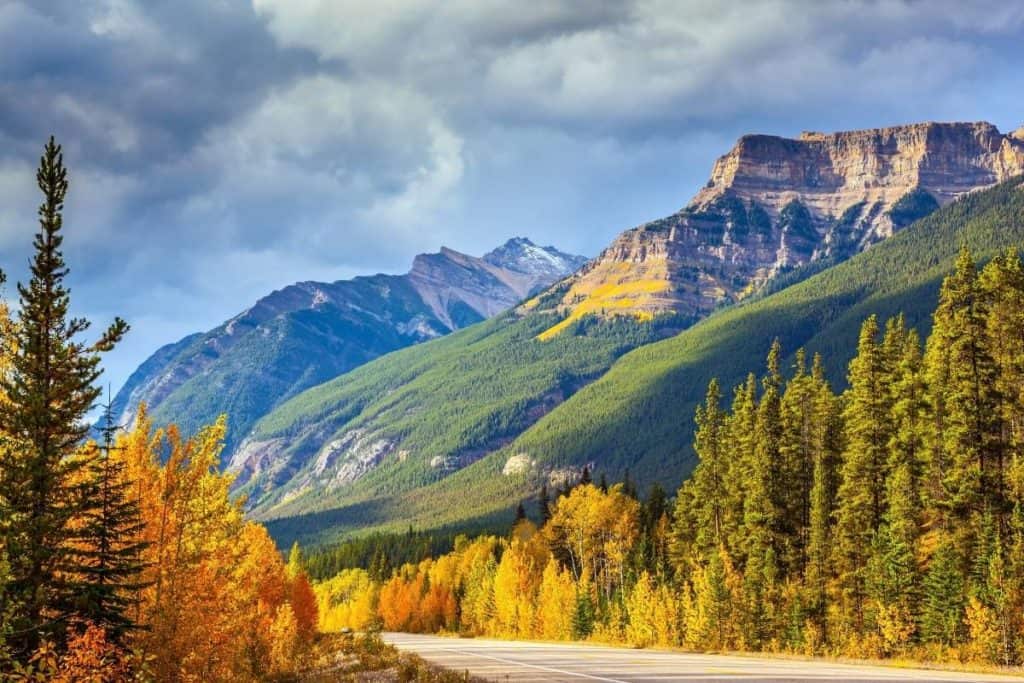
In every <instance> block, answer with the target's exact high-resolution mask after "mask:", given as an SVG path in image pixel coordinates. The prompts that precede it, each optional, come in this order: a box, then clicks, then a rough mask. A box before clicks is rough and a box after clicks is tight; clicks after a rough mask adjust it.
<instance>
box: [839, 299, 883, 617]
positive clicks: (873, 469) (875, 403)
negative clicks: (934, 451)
mask: <svg viewBox="0 0 1024 683" xmlns="http://www.w3.org/2000/svg"><path fill="white" fill-rule="evenodd" d="M886 369H887V364H886V359H885V356H884V353H883V349H882V347H881V345H880V344H879V341H878V320H877V318H876V317H875V316H871V317H870V318H868V319H867V320H865V321H864V324H863V325H862V326H861V330H860V339H859V342H858V345H857V356H856V357H855V358H854V359H853V360H852V361H850V371H849V379H848V381H849V385H850V388H849V390H848V391H847V394H846V409H845V411H844V413H843V422H844V425H845V430H846V438H847V443H846V448H845V450H844V456H843V466H842V477H841V479H842V481H841V483H840V485H839V490H838V493H837V498H838V500H837V508H836V513H835V514H836V526H835V536H834V545H833V558H834V561H835V566H836V569H837V571H838V574H839V579H840V586H841V590H842V593H843V599H844V603H845V604H844V616H846V617H847V618H849V619H851V620H852V625H853V626H854V627H855V628H858V629H859V628H861V626H862V623H863V606H864V599H865V597H866V593H865V590H866V585H865V579H866V577H865V570H866V568H867V563H868V559H869V557H870V552H871V544H872V539H873V537H874V534H875V530H876V529H877V528H878V526H879V525H880V524H881V522H882V514H883V512H884V508H883V504H884V498H885V473H886V470H885V465H886V461H887V456H888V446H889V440H890V437H891V429H890V421H891V415H890V407H891V401H890V398H889V396H890V389H889V385H888V377H887V373H886Z"/></svg>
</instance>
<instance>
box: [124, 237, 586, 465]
mask: <svg viewBox="0 0 1024 683" xmlns="http://www.w3.org/2000/svg"><path fill="white" fill-rule="evenodd" d="M584 261H585V259H584V258H583V257H581V256H574V255H571V254H565V253H562V252H560V251H558V250H557V249H555V248H554V247H539V246H537V245H535V244H533V243H532V242H531V241H530V240H528V239H526V238H522V237H518V238H514V239H511V240H509V241H508V242H506V243H505V244H503V245H502V246H500V247H498V248H497V249H495V250H493V251H491V252H489V253H487V254H485V255H484V256H482V257H475V256H468V255H466V254H462V253H459V252H457V251H454V250H452V249H447V248H442V249H441V251H440V252H439V253H436V254H420V255H419V256H417V257H416V258H415V260H414V261H413V265H412V269H411V270H410V271H409V272H408V273H406V274H405V275H372V276H368V277H356V278H353V279H351V280H342V281H338V282H330V283H327V282H298V283H296V284H293V285H290V286H288V287H285V288H283V289H281V290H278V291H275V292H272V293H271V294H268V295H267V296H265V297H263V298H262V299H260V300H259V301H257V302H256V303H255V304H253V305H252V306H251V307H249V308H247V309H246V310H244V311H242V312H241V313H239V314H238V315H236V316H234V317H233V318H231V319H230V320H228V321H227V322H225V323H224V324H222V325H219V326H218V327H216V328H214V329H212V330H210V331H208V332H205V333H197V334H193V335H190V336H187V337H185V338H184V339H182V340H180V341H178V342H176V343H174V344H169V345H167V346H165V347H163V348H161V349H159V350H158V351H157V352H156V353H154V354H153V355H152V356H151V357H150V358H149V359H147V360H146V362H145V363H143V364H142V365H141V366H140V367H139V368H138V369H137V370H136V371H135V372H134V373H133V374H132V375H131V376H130V377H129V379H128V381H127V382H126V384H125V385H124V387H123V388H122V389H121V390H120V391H119V392H118V394H117V396H116V397H115V399H114V402H113V403H114V407H115V411H116V412H117V413H118V414H119V418H120V421H121V423H122V424H129V423H130V422H131V420H132V418H133V417H134V415H135V411H136V410H137V408H138V406H139V405H140V404H142V403H145V404H146V405H147V406H148V410H149V412H150V415H151V416H152V417H153V419H154V421H155V422H156V423H157V424H166V423H176V424H178V425H179V426H180V427H181V428H182V429H184V430H185V431H186V433H189V432H191V431H194V430H195V429H197V428H199V427H200V426H202V425H204V424H209V423H210V422H212V421H213V420H215V419H217V416H218V415H220V414H222V413H226V414H227V415H228V416H229V421H228V436H227V441H226V452H227V453H229V454H230V453H231V452H233V449H234V447H235V445H236V444H237V442H238V440H239V438H240V437H241V436H244V435H245V434H246V433H247V432H248V431H249V429H250V427H251V426H252V424H253V423H254V422H255V421H256V420H257V419H259V418H260V417H262V416H263V415H265V414H266V413H267V412H269V411H270V410H271V409H272V408H274V407H275V406H276V405H278V404H280V403H281V402H283V401H285V400H287V399H289V398H291V397H292V396H295V395H296V394H298V393H300V392H301V391H303V390H304V389H307V388H309V387H312V386H315V385H317V384H320V383H321V382H325V381H327V380H329V379H332V378H334V377H337V376H338V375H340V374H342V373H344V372H346V371H348V370H351V369H352V368H355V367H357V366H359V365H361V364H363V363H366V362H367V361H370V360H372V359H374V358H377V357H378V356H381V355H383V354H385V353H388V352H390V351H394V350H395V349H400V348H403V347H405V346H409V345H411V344H416V343H419V342H423V341H426V340H429V339H434V338H437V337H440V336H442V335H445V334H448V333H449V332H451V331H453V330H457V329H460V328H463V327H466V326H467V325H472V324H473V323H476V322H479V321H481V320H484V319H486V318H489V317H491V316H494V315H496V314H498V313H500V312H501V311H504V310H505V309H507V308H509V307H511V306H513V305H514V304H516V303H518V302H519V301H521V300H522V299H524V298H525V297H527V296H528V295H530V294H531V293H533V292H535V291H537V290H538V289H541V288H543V287H545V286H547V285H550V284H551V283H552V282H554V281H556V280H558V279H560V278H562V277H565V276H566V275H568V274H570V273H572V272H573V271H575V270H576V269H577V268H579V267H580V265H582V263H583V262H584ZM253 466H254V467H255V466H257V465H256V464H255V463H253ZM242 469H243V470H244V468H242ZM244 478H245V474H244V471H243V472H242V473H241V476H240V483H244Z"/></svg>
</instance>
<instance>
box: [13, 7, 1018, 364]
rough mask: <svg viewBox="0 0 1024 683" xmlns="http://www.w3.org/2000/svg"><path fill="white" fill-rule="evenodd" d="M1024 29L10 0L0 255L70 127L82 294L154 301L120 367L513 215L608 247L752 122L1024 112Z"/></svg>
mask: <svg viewBox="0 0 1024 683" xmlns="http://www.w3.org/2000/svg"><path fill="white" fill-rule="evenodd" d="M1022 37H1024V6H1022V5H1020V4H1019V3H1006V2H996V1H995V0H985V1H981V2H972V3H962V2H955V1H954V0H936V1H935V2H928V3H923V2H915V1H911V0H908V1H900V0H864V1H862V2H855V1H850V2H834V3H811V2H805V1H803V0H764V1H762V2H756V3H748V2H744V3H724V2H719V1H712V0H694V1H691V2H680V1H679V0H629V1H620V0H608V1H603V0H595V1H593V2H586V3H581V2H577V1H576V0H552V1H550V2H525V3H524V2H520V1H518V0H447V1H445V2H440V1H436V0H402V1H399V0H375V2H372V3H370V2H364V1H361V0H330V1H328V0H177V2H174V3H148V2H141V1H140V0H82V1H81V2H74V3H68V2H65V1H63V0H33V1H32V2H29V1H28V0H8V2H4V3H2V4H0V250H2V253H3V254H4V259H3V263H2V264H0V265H3V266H4V267H5V268H6V269H7V270H9V271H12V274H13V275H14V277H19V276H22V275H23V273H24V264H25V262H26V260H27V256H28V249H29V247H30V243H31V235H32V232H33V231H34V229H35V207H36V204H38V198H37V197H36V190H35V188H34V177H33V173H32V169H33V167H34V165H35V162H36V159H37V157H38V155H39V152H40V148H41V146H42V143H43V141H44V140H45V139H46V137H47V136H48V135H49V134H50V133H55V134H57V136H58V138H59V139H60V140H61V141H62V142H63V143H64V145H65V151H66V157H67V160H68V162H69V164H70V166H71V173H72V189H71V195H70V197H69V202H68V221H67V225H68V235H67V242H66V245H67V250H68V258H69V262H70V263H71V266H72V276H73V283H72V284H73V286H74V292H75V301H76V304H77V305H79V306H80V307H81V309H82V311H84V312H88V313H90V314H93V315H96V316H98V317H100V318H103V319H105V318H108V317H109V316H111V315H113V314H115V313H118V314H122V315H125V316H126V317H128V318H129V319H135V320H137V321H139V323H140V325H139V326H137V330H136V334H135V335H134V336H133V337H132V338H130V340H129V343H128V345H127V346H126V347H125V348H124V349H123V350H122V351H121V352H119V354H118V355H116V356H115V357H114V358H112V359H111V363H112V365H113V366H114V367H115V378H114V379H115V382H117V381H119V380H120V379H122V378H123V377H124V375H125V374H126V373H127V371H128V370H130V369H131V367H132V366H134V365H135V364H136V363H137V362H139V361H141V360H142V359H143V358H144V357H145V355H147V354H148V353H149V352H151V351H152V350H153V348H154V347H155V345H156V342H157V340H158V338H162V339H163V341H171V340H172V338H173V337H175V336H179V335H183V334H185V333H186V332H190V331H193V330H196V329H204V328H208V327H211V326H213V325H215V324H217V323H218V322H220V321H221V320H223V319H226V318H228V317H230V316H231V315H233V314H234V313H236V312H237V311H238V310H240V309H242V308H245V307H246V306H248V305H249V304H251V302H252V301H253V300H254V299H255V298H257V297H258V296H260V295H262V294H264V293H266V292H268V291H269V290H271V289H273V288H275V287H280V286H283V285H285V284H288V283H289V282H291V281H294V280H298V279H337V278H342V277H348V276H351V275H354V274H357V273H366V272H373V271H381V270H383V271H401V270H403V269H404V268H405V267H406V266H407V265H408V263H409V261H410V259H411V257H412V256H413V254H415V253H416V252H419V251H425V250H433V249H436V248H437V247H438V246H439V245H440V244H446V245H448V246H452V247H455V248H461V249H464V250H467V251H471V252H477V253H479V252H483V251H485V250H486V249H488V248H490V247H492V246H493V245H494V243H496V242H499V241H501V240H504V239H506V238H507V237H509V236H511V235H514V234H527V235H529V236H531V237H534V238H535V239H537V240H540V241H543V242H544V243H554V244H556V245H558V246H560V247H563V248H567V249H573V250H576V251H579V252H583V253H589V254H593V253H596V252H597V251H598V250H599V249H600V248H602V247H603V246H604V245H605V244H606V243H607V242H608V241H609V240H610V239H611V238H612V237H613V236H614V235H615V234H616V233H617V232H618V231H620V230H622V229H625V228H627V227H630V226H631V225H633V224H636V223H639V222H641V221H644V220H648V219H652V218H656V217H658V216H660V215H664V214H665V213H668V212H670V211H673V210H675V209H678V208H679V207H680V206H682V205H683V204H684V203H685V202H686V201H687V200H688V199H689V197H690V196H692V194H693V193H694V191H695V190H696V189H697V187H699V186H700V184H701V183H702V182H703V181H704V179H705V178H706V174H707V171H708V168H709V167H710V164H711V163H712V161H713V160H714V158H715V157H717V156H718V155H720V154H722V153H723V152H724V151H725V150H726V149H727V148H728V147H729V145H730V144H731V143H732V141H734V140H735V139H736V138H737V137H738V136H739V135H741V134H743V133H747V132H754V131H756V132H767V133H777V134H790V135H791V134H795V133H797V132H799V131H800V130H802V129H805V128H809V129H817V130H838V129H848V128H857V127H868V126H877V125H889V124H895V123H902V122H908V121H914V120H922V119H940V120H943V119H944V120H950V119H980V118H986V119H990V120H993V121H994V122H995V123H997V124H998V125H1000V126H1001V127H1003V128H1010V127H1016V126H1017V125H1019V124H1020V123H1021V121H1022V120H1024V114H1022V113H1021V110H1020V102H1019V93H1020V92H1022V91H1024V83H1022V80H1024V72H1021V70H1020V68H1019V64H1020V62H1021V59H1022V58H1024V41H1022V40H1021V38H1022ZM141 327H145V331H143V330H142V329H141Z"/></svg>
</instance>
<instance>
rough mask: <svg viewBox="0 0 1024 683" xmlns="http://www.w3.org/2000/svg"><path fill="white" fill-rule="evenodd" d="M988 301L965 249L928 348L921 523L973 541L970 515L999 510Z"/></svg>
mask: <svg viewBox="0 0 1024 683" xmlns="http://www.w3.org/2000/svg"><path fill="white" fill-rule="evenodd" d="M987 317H988V312H987V300H986V297H985V295H984V292H983V291H982V289H981V286H980V284H979V279H978V274H977V268H976V266H975V264H974V260H973V258H972V257H971V254H970V252H969V251H968V250H967V249H966V248H965V249H962V250H961V252H960V256H959V257H958V258H957V263H956V270H955V271H954V273H953V274H952V275H950V276H949V277H947V278H946V279H945V281H944V282H943V284H942V290H941V292H940V295H939V305H938V308H937V309H936V311H935V316H934V320H933V325H932V334H931V336H930V337H929V339H928V344H927V349H926V353H925V368H926V371H925V376H926V380H927V385H928V402H929V409H930V411H929V412H930V415H929V418H930V419H929V429H928V430H927V432H926V446H927V449H926V465H925V474H924V487H923V495H924V496H925V499H926V518H927V519H926V523H927V524H928V525H929V526H930V527H932V528H936V529H939V528H941V529H946V530H947V531H949V532H951V533H955V534H956V535H957V538H956V542H957V543H958V544H961V545H964V546H966V547H970V546H971V545H972V544H973V540H972V538H971V534H972V532H971V528H972V525H971V524H968V520H969V519H970V518H971V517H972V516H974V517H977V516H978V515H980V514H982V512H983V511H984V510H985V509H993V510H997V511H1002V510H1003V509H1004V501H1003V491H1002V487H1001V485H1000V482H999V479H1000V476H1001V474H1000V472H999V470H1000V468H1001V467H1002V463H1003V462H1004V457H1003V456H1004V454H1003V424H1002V405H1001V403H1002V400H1001V397H1000V394H999V383H998V382H997V375H998V371H997V366H996V363H995V360H994V358H993V356H992V354H991V352H990V344H989V338H988V321H987Z"/></svg>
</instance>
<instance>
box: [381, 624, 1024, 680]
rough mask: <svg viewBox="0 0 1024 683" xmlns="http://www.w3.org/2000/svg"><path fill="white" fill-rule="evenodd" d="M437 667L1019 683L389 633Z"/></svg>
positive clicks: (629, 676)
mask: <svg viewBox="0 0 1024 683" xmlns="http://www.w3.org/2000/svg"><path fill="white" fill-rule="evenodd" d="M383 637H384V640H385V641H386V642H388V643H390V644H392V645H394V646H396V647H398V648H399V649H401V650H404V651H407V652H413V653H415V654H417V655H419V656H420V657H422V658H423V659H425V660H427V661H428V662H430V663H432V664H437V665H440V666H444V667H446V668H448V669H451V670H454V671H458V672H462V671H467V672H469V674H471V675H472V676H475V677H480V678H484V679H486V680H492V681H576V680H591V681H608V682H610V683H618V682H621V683H626V682H629V683H634V682H640V681H681V680H685V681H691V682H694V683H697V682H700V681H725V680H743V681H826V680H827V681H858V682H864V683H866V682H869V681H871V682H873V681H993V682H994V681H1004V682H1010V681H1020V680H1022V679H1020V678H1017V677H1013V676H999V675H988V674H975V673H962V672H951V671H936V670H925V669H904V668H895V667H884V666H870V665H858V664H839V663H835V662H828V661H824V660H792V659H771V658H767V657H744V656H737V655H709V654H695V653H683V652H666V651H657V650H634V649H626V648H616V647H610V646H602V645H583V644H574V643H537V642H519V641H504V640H486V639H475V638H474V639H461V638H446V637H440V636H430V635H417V634H408V633H385V634H383Z"/></svg>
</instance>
